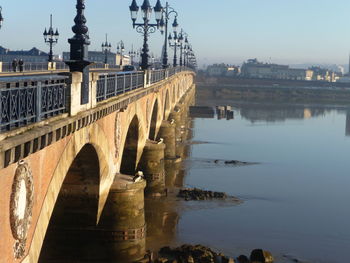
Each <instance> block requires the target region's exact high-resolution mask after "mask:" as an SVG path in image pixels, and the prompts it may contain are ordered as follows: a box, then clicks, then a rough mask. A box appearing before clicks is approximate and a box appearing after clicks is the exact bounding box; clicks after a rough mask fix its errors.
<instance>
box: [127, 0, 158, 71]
mask: <svg viewBox="0 0 350 263" xmlns="http://www.w3.org/2000/svg"><path fill="white" fill-rule="evenodd" d="M139 9H140V8H139V6H138V5H137V3H136V0H133V1H132V3H131V6H130V13H131V20H132V23H133V27H134V28H136V31H137V32H138V33H140V34H142V35H143V49H142V54H141V57H142V62H141V68H142V69H143V70H147V69H148V68H149V66H150V65H149V63H148V58H149V55H148V52H149V48H148V37H149V35H150V34H151V33H154V32H156V29H157V28H159V23H160V20H161V18H162V13H163V7H162V5H161V3H160V0H158V1H157V4H156V5H155V7H154V8H153V9H154V13H155V18H156V22H157V23H156V24H151V23H150V19H151V15H152V7H151V5H150V3H149V0H144V2H143V4H142V6H141V11H142V18H143V23H136V20H137V14H138V11H139Z"/></svg>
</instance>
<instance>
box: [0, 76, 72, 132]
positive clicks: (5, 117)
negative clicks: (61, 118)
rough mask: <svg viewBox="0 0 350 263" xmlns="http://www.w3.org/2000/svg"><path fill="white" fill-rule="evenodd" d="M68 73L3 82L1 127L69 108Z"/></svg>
mask: <svg viewBox="0 0 350 263" xmlns="http://www.w3.org/2000/svg"><path fill="white" fill-rule="evenodd" d="M66 79H67V77H63V76H62V77H59V76H57V77H52V78H50V79H46V80H43V79H40V78H39V79H31V80H21V81H13V80H11V79H8V81H6V80H2V82H1V83H0V131H9V130H11V129H14V128H19V127H22V126H26V125H28V124H31V123H35V122H39V121H42V120H45V119H48V118H50V117H53V116H57V115H60V114H62V113H65V112H67V100H66V93H67V84H66Z"/></svg>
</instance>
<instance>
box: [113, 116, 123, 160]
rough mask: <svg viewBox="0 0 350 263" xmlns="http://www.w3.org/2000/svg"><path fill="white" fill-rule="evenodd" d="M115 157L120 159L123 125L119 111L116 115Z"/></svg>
mask: <svg viewBox="0 0 350 263" xmlns="http://www.w3.org/2000/svg"><path fill="white" fill-rule="evenodd" d="M114 130H115V136H114V137H115V138H114V143H115V158H116V159H118V157H119V154H120V142H121V139H122V126H121V120H120V113H117V115H116V116H115V129H114Z"/></svg>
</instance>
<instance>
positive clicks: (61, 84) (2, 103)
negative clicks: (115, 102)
mask: <svg viewBox="0 0 350 263" xmlns="http://www.w3.org/2000/svg"><path fill="white" fill-rule="evenodd" d="M56 66H57V65H56ZM62 67H64V65H62ZM184 70H188V69H187V68H185V67H178V68H170V69H167V70H153V71H149V73H147V74H150V75H148V76H147V79H145V77H146V75H145V73H144V72H143V71H135V72H113V73H109V72H107V71H106V72H104V73H102V72H101V73H100V75H99V79H98V80H97V84H96V85H97V90H96V101H97V102H101V101H104V100H107V99H109V98H112V97H115V96H118V95H120V94H124V93H126V92H129V91H132V90H136V89H139V88H143V87H144V85H145V84H146V85H149V84H153V83H156V82H159V81H162V80H165V79H167V78H168V77H170V76H173V75H174V74H176V73H178V72H181V71H184ZM67 80H68V76H58V75H52V76H48V75H43V76H32V77H29V76H26V77H21V76H17V77H8V78H0V132H4V131H10V130H12V129H15V128H19V127H23V126H26V125H29V124H32V123H36V122H40V121H42V120H45V119H48V118H51V117H54V116H58V115H61V114H63V113H66V112H68V109H69V105H67V94H68V93H69V90H68V89H69V87H68V86H67V84H66V83H67Z"/></svg>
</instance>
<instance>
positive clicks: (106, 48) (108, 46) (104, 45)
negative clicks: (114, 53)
mask: <svg viewBox="0 0 350 263" xmlns="http://www.w3.org/2000/svg"><path fill="white" fill-rule="evenodd" d="M101 47H102V52H103V53H104V54H105V64H108V53H109V52H111V48H112V45H111V43H108V35H107V34H106V42H105V43H102V45H101Z"/></svg>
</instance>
